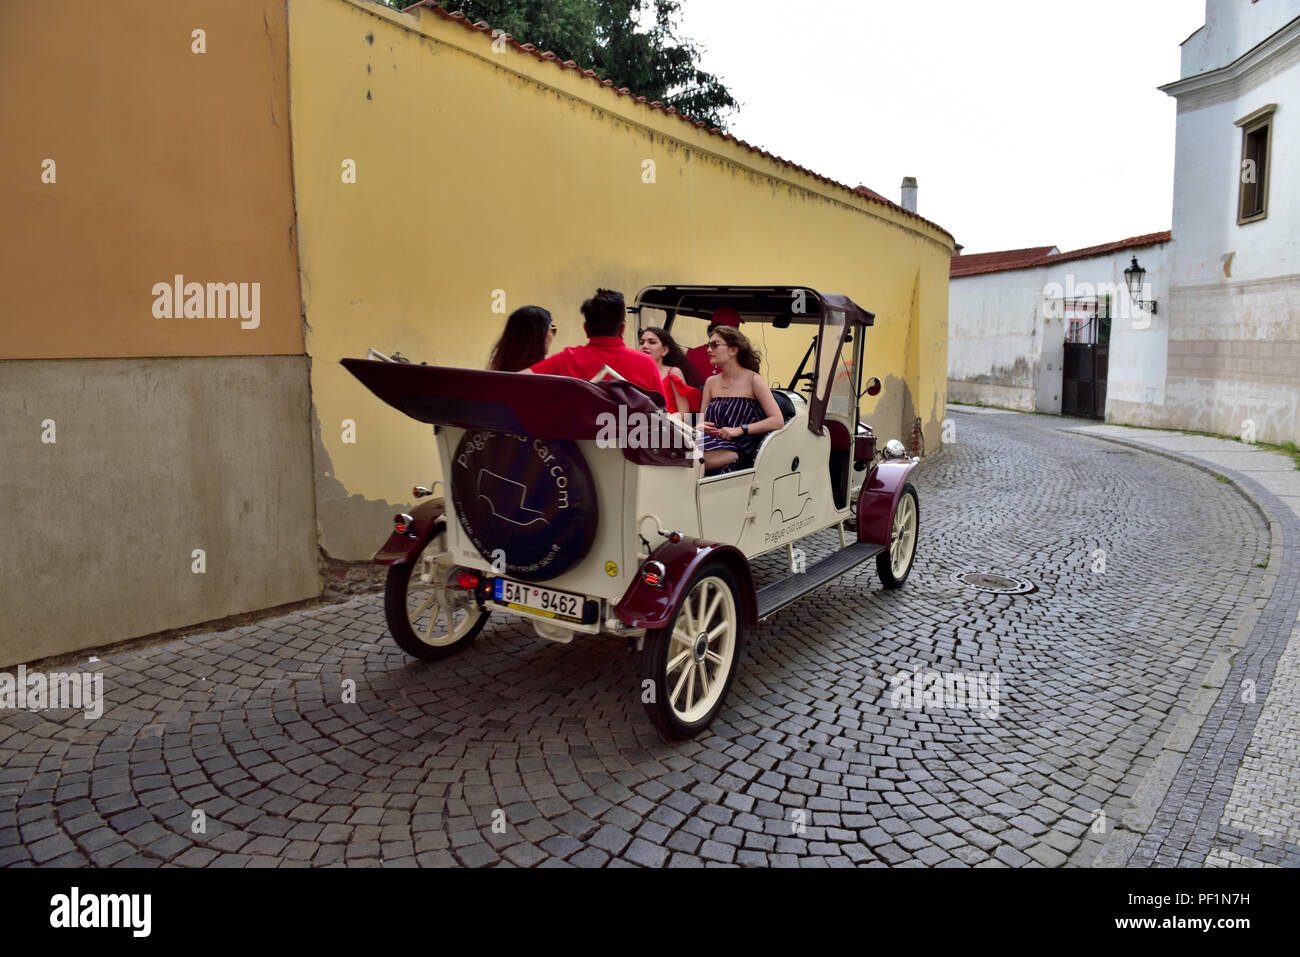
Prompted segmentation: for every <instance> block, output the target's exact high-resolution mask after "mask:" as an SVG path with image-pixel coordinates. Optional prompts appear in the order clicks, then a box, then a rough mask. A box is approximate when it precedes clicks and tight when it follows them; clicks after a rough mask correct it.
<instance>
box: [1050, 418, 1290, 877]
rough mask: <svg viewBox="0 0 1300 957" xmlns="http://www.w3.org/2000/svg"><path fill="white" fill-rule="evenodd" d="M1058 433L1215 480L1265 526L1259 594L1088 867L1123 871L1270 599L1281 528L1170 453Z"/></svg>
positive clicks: (1258, 505)
mask: <svg viewBox="0 0 1300 957" xmlns="http://www.w3.org/2000/svg"><path fill="white" fill-rule="evenodd" d="M1061 431H1062V432H1069V433H1071V434H1074V435H1078V436H1082V437H1083V438H1091V439H1097V440H1099V441H1101V442H1110V443H1112V444H1114V445H1123V446H1126V447H1128V448H1131V449H1134V450H1136V451H1140V452H1148V453H1151V454H1152V455H1159V456H1163V457H1164V458H1167V459H1170V460H1171V461H1174V462H1178V463H1180V464H1182V465H1190V466H1191V467H1192V468H1195V469H1199V470H1200V471H1202V472H1205V473H1206V474H1207V475H1213V476H1215V477H1216V478H1221V479H1223V480H1224V481H1226V482H1227V483H1228V484H1229V485H1231V486H1232V487H1233V488H1234V489H1236V490H1237V492H1238V493H1240V495H1241V496H1242V497H1243V498H1245V499H1246V501H1247V502H1249V503H1250V504H1251V506H1253V507H1254V509H1255V511H1257V512H1259V514H1260V517H1261V518H1263V519H1264V522H1265V524H1266V525H1268V533H1269V548H1268V569H1267V570H1266V571H1265V574H1264V579H1263V581H1262V582H1260V586H1259V592H1258V593H1257V594H1256V596H1255V599H1254V601H1253V602H1252V605H1251V607H1250V609H1249V610H1248V611H1247V612H1246V613H1245V615H1243V616H1242V619H1241V621H1240V622H1239V623H1238V625H1237V627H1236V629H1235V630H1234V631H1233V633H1232V634H1231V635H1230V636H1229V637H1228V639H1227V641H1225V642H1224V643H1223V645H1222V646H1221V650H1220V652H1219V656H1218V657H1217V658H1216V659H1215V661H1214V663H1213V664H1212V665H1210V668H1209V670H1208V671H1207V672H1206V673H1205V675H1204V676H1203V677H1202V678H1201V684H1202V686H1208V687H1202V688H1201V690H1200V691H1199V692H1197V694H1196V696H1195V698H1193V699H1192V703H1191V704H1190V705H1189V706H1188V709H1187V712H1186V713H1185V714H1184V715H1183V716H1182V718H1180V719H1179V721H1178V724H1177V725H1175V726H1174V729H1173V730H1172V731H1171V732H1169V736H1168V738H1166V739H1165V743H1164V745H1163V746H1162V747H1161V749H1160V753H1159V754H1157V755H1156V758H1155V762H1154V763H1153V765H1152V767H1151V770H1150V771H1148V772H1147V775H1146V777H1145V778H1144V779H1143V780H1142V783H1141V784H1139V785H1138V787H1137V790H1136V791H1134V792H1133V796H1132V797H1131V798H1129V806H1128V807H1127V808H1126V809H1125V811H1124V813H1123V814H1122V815H1121V817H1120V820H1119V823H1118V824H1117V825H1116V827H1115V828H1114V829H1113V830H1112V831H1111V837H1110V839H1109V840H1107V841H1106V843H1105V844H1103V845H1102V848H1101V850H1100V851H1098V852H1097V856H1096V857H1094V858H1093V860H1092V864H1091V866H1092V867H1125V866H1127V863H1128V860H1129V857H1131V856H1132V854H1133V851H1134V850H1135V849H1136V848H1137V845H1138V843H1139V841H1140V840H1141V838H1142V832H1144V831H1145V830H1146V829H1147V828H1148V827H1150V826H1151V822H1152V821H1153V820H1155V816H1156V812H1157V811H1158V810H1159V809H1160V805H1161V803H1162V802H1163V801H1164V799H1165V795H1166V794H1167V793H1168V792H1169V786H1170V784H1172V783H1173V780H1174V776H1175V775H1176V774H1177V773H1178V769H1179V768H1180V767H1181V766H1182V763H1183V757H1184V756H1185V755H1186V754H1187V751H1188V750H1189V749H1190V748H1191V746H1192V743H1193V742H1194V741H1195V740H1196V736H1197V734H1198V733H1199V732H1200V730H1201V726H1202V725H1203V724H1204V723H1205V718H1206V716H1207V715H1208V714H1209V712H1210V708H1211V707H1212V706H1213V705H1214V702H1215V701H1216V700H1218V697H1219V695H1220V694H1221V693H1222V691H1223V686H1224V683H1225V682H1226V680H1227V676H1228V671H1229V669H1230V668H1231V666H1232V658H1233V657H1234V656H1235V655H1236V654H1237V652H1238V651H1240V650H1241V649H1242V648H1243V647H1245V645H1246V642H1247V640H1248V639H1249V638H1250V634H1251V632H1252V631H1253V630H1254V628H1255V624H1256V623H1257V622H1258V621H1259V617H1260V613H1261V612H1262V611H1263V608H1264V605H1265V604H1266V603H1267V602H1268V599H1269V598H1270V597H1271V596H1272V594H1273V588H1274V586H1275V585H1276V584H1277V579H1278V569H1280V568H1281V566H1282V550H1283V545H1284V542H1283V537H1282V528H1281V526H1280V525H1279V523H1278V521H1277V519H1276V518H1274V517H1273V515H1272V514H1271V513H1270V512H1269V510H1268V509H1267V508H1266V507H1265V506H1264V503H1263V502H1261V501H1260V500H1259V499H1258V498H1257V497H1256V496H1255V494H1254V493H1253V492H1251V491H1250V489H1248V488H1246V487H1245V486H1244V485H1242V484H1241V483H1240V482H1238V481H1236V480H1235V479H1234V478H1233V477H1232V476H1230V475H1225V474H1224V473H1222V472H1220V471H1218V469H1216V468H1214V467H1212V466H1209V465H1206V464H1204V463H1202V462H1199V461H1196V460H1195V459H1191V458H1187V457H1185V456H1183V455H1181V454H1179V453H1176V452H1170V451H1168V450H1166V449H1162V448H1159V447H1157V446H1152V445H1147V444H1146V443H1144V442H1141V441H1136V440H1135V441H1128V440H1125V439H1120V438H1116V437H1114V436H1110V435H1096V434H1094V433H1091V432H1082V431H1079V430H1078V429H1062V430H1061Z"/></svg>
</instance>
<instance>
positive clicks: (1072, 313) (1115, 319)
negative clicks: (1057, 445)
mask: <svg viewBox="0 0 1300 957" xmlns="http://www.w3.org/2000/svg"><path fill="white" fill-rule="evenodd" d="M1169 247H1170V241H1169V233H1167V232H1164V233H1150V234H1148V235H1145V236H1134V237H1132V238H1130V239H1123V240H1119V241H1118V242H1113V243H1105V244H1103V245H1100V246H1089V247H1087V248H1086V249H1076V250H1071V251H1068V252H1061V251H1060V250H1059V249H1057V248H1056V247H1055V246H1037V247H1031V248H1028V249H1012V250H1006V251H1003V252H995V253H977V254H974V255H968V256H955V257H953V260H952V268H951V272H950V282H949V286H948V398H949V399H950V400H951V401H953V402H967V403H982V404H984V405H994V406H999V407H1001V408H1006V409H1019V410H1022V411H1025V412H1034V411H1036V412H1051V413H1059V412H1061V411H1062V401H1063V399H1066V396H1067V385H1066V381H1065V377H1066V371H1067V370H1065V369H1064V368H1063V365H1064V362H1065V353H1066V343H1067V342H1073V343H1083V344H1098V345H1100V346H1102V347H1103V348H1102V350H1101V358H1099V360H1098V361H1100V362H1102V365H1101V367H1100V368H1099V369H1096V373H1097V375H1098V377H1099V382H1098V387H1100V386H1101V383H1104V384H1105V385H1104V391H1103V392H1102V393H1100V394H1099V397H1100V400H1101V404H1100V405H1098V406H1097V410H1098V412H1099V413H1100V411H1101V408H1103V407H1108V405H1109V402H1110V400H1111V398H1112V397H1116V396H1118V397H1119V398H1120V400H1121V401H1125V402H1163V401H1164V391H1163V390H1164V376H1165V368H1164V352H1163V349H1162V348H1156V345H1157V343H1161V342H1163V341H1164V338H1165V337H1164V335H1163V333H1162V332H1161V331H1160V330H1161V329H1162V328H1165V326H1163V325H1162V324H1161V322H1160V318H1161V312H1162V310H1163V309H1165V308H1167V306H1168V303H1167V301H1166V300H1167V298H1168V289H1169V278H1170V263H1171V256H1170V248H1169ZM1134 258H1136V259H1137V260H1138V264H1139V266H1140V267H1142V268H1143V269H1145V270H1146V274H1145V276H1144V281H1143V286H1144V291H1143V293H1142V294H1141V296H1140V297H1139V301H1138V302H1135V301H1134V300H1133V298H1132V297H1131V296H1130V295H1129V293H1128V286H1127V279H1126V277H1125V275H1124V270H1125V269H1127V268H1130V267H1131V265H1132V262H1133V260H1134ZM1152 302H1154V303H1155V312H1154V315H1153V314H1152V307H1151V306H1150V305H1149V303H1152ZM1139 303H1141V304H1139ZM1107 347H1108V352H1109V359H1108V363H1107V362H1106V361H1105V356H1106V351H1107ZM1069 371H1070V372H1071V373H1074V372H1075V371H1076V370H1074V369H1071V370H1069ZM1066 401H1067V406H1068V399H1066Z"/></svg>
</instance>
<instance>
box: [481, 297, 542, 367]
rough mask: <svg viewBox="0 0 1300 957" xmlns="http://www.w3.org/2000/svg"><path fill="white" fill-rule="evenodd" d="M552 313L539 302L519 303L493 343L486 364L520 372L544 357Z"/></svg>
mask: <svg viewBox="0 0 1300 957" xmlns="http://www.w3.org/2000/svg"><path fill="white" fill-rule="evenodd" d="M550 329H551V314H550V312H548V311H547V310H545V309H543V308H542V307H541V306H520V307H519V308H518V309H516V310H515V311H514V312H512V313H510V318H509V319H507V320H506V328H505V331H504V332H502V333H501V338H500V339H498V340H497V344H496V345H495V346H493V347H492V355H491V357H490V358H489V359H488V368H489V369H494V370H496V371H497V372H519V371H521V370H523V369H527V368H528V367H529V366H531V365H533V364H534V363H537V362H541V361H542V360H543V359H545V358H546V333H547V332H549V331H550Z"/></svg>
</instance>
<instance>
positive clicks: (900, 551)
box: [876, 484, 921, 588]
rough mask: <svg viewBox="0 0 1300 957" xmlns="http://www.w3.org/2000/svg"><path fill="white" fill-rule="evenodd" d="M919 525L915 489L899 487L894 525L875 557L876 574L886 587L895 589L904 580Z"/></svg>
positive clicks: (908, 571) (909, 564) (912, 555)
mask: <svg viewBox="0 0 1300 957" xmlns="http://www.w3.org/2000/svg"><path fill="white" fill-rule="evenodd" d="M920 528H921V506H920V504H919V503H918V502H917V498H916V489H914V488H912V486H911V485H910V484H908V485H904V486H903V491H902V492H901V493H900V494H899V496H898V505H897V506H896V507H895V509H894V527H893V529H892V531H891V532H890V535H889V548H888V549H887V550H886V551H883V552H881V553H880V554H879V555H877V556H876V574H877V575H878V576H880V584H882V585H884V586H885V587H886V588H897V587H898V586H899V585H901V584H903V582H905V581H907V576H908V574H910V573H911V571H912V562H913V560H914V559H915V558H916V536H917V533H918V532H919V531H920Z"/></svg>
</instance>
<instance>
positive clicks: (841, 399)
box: [826, 349, 854, 421]
mask: <svg viewBox="0 0 1300 957" xmlns="http://www.w3.org/2000/svg"><path fill="white" fill-rule="evenodd" d="M845 351H846V350H845V349H840V354H839V356H837V357H836V363H835V380H834V382H833V383H832V384H831V398H830V404H829V405H828V406H827V407H826V411H827V413H828V414H830V415H833V416H835V417H836V418H843V419H845V420H848V421H852V419H853V398H854V397H853V363H852V360H851V359H849V358H848V357H846V356H845V354H844V353H845Z"/></svg>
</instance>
